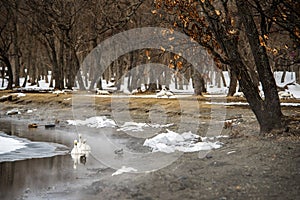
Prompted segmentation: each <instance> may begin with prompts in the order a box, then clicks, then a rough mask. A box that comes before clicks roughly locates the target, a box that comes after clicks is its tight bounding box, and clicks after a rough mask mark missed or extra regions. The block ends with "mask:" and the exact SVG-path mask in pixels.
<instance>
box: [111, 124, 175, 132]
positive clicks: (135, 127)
mask: <svg viewBox="0 0 300 200" xmlns="http://www.w3.org/2000/svg"><path fill="white" fill-rule="evenodd" d="M170 126H173V124H166V125H162V124H147V123H137V122H125V123H124V124H123V125H122V126H121V127H120V128H119V129H117V131H132V132H141V131H144V128H164V127H170Z"/></svg>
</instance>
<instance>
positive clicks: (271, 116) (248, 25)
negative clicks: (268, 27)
mask: <svg viewBox="0 0 300 200" xmlns="http://www.w3.org/2000/svg"><path fill="white" fill-rule="evenodd" d="M236 3H237V8H238V13H239V16H240V18H241V20H242V23H243V25H244V27H245V30H246V35H247V37H248V40H249V44H250V48H251V51H252V54H253V57H254V61H255V65H256V67H257V71H258V74H259V79H260V82H261V83H262V87H263V91H264V94H265V101H262V100H261V98H260V97H259V94H258V91H255V90H253V88H255V85H254V84H252V86H251V87H252V89H251V88H249V86H250V85H249V84H247V83H245V82H244V80H243V79H244V78H243V77H248V76H249V75H247V74H248V73H245V72H244V71H242V72H241V73H242V74H243V75H244V76H242V79H240V80H239V81H240V83H241V84H240V85H241V87H242V91H243V92H244V93H245V96H246V98H247V99H248V101H249V104H250V106H251V108H252V109H253V111H254V113H255V114H256V116H257V119H258V122H259V123H260V127H261V132H269V131H271V130H272V129H279V128H282V127H283V124H282V118H283V115H282V112H281V107H280V101H279V97H278V93H277V87H276V82H275V79H274V76H273V74H272V71H271V67H270V64H269V60H268V56H267V53H266V48H265V47H264V46H261V45H260V41H259V33H258V31H257V27H256V25H255V22H254V19H253V17H252V13H251V11H250V10H249V7H250V5H248V3H247V1H244V0H237V1H236ZM236 63H239V64H240V65H242V64H243V63H242V62H236ZM236 67H238V66H236ZM249 78H250V77H249ZM250 80H251V79H249V81H250ZM251 83H252V82H251ZM248 90H249V91H251V92H248ZM252 91H253V92H252Z"/></svg>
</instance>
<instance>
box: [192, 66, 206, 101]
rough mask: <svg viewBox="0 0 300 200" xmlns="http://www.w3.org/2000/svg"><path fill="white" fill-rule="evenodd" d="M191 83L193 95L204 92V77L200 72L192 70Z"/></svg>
mask: <svg viewBox="0 0 300 200" xmlns="http://www.w3.org/2000/svg"><path fill="white" fill-rule="evenodd" d="M193 72H194V73H193V75H192V78H193V83H194V84H193V85H194V93H195V95H202V92H204V88H205V86H204V79H203V77H202V76H201V74H200V72H198V70H193Z"/></svg>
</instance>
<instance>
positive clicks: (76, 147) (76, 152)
mask: <svg viewBox="0 0 300 200" xmlns="http://www.w3.org/2000/svg"><path fill="white" fill-rule="evenodd" d="M72 154H73V155H75V154H77V155H79V154H81V150H80V148H79V147H78V142H77V140H74V147H73V149H72V151H71V155H72Z"/></svg>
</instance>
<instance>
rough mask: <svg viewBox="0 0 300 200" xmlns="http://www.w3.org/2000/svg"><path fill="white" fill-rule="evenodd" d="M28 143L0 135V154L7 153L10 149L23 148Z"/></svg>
mask: <svg viewBox="0 0 300 200" xmlns="http://www.w3.org/2000/svg"><path fill="white" fill-rule="evenodd" d="M26 144H28V143H25V142H22V141H19V140H16V139H14V138H11V137H5V136H4V135H2V134H1V135H0V154H4V153H8V152H11V151H15V150H17V149H21V148H24V147H25V145H26Z"/></svg>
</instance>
